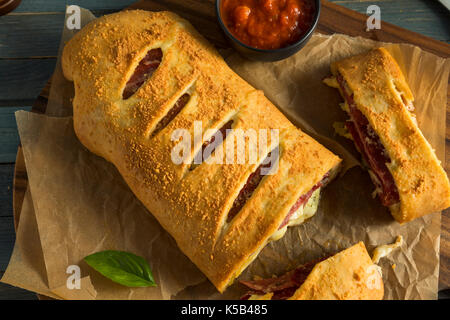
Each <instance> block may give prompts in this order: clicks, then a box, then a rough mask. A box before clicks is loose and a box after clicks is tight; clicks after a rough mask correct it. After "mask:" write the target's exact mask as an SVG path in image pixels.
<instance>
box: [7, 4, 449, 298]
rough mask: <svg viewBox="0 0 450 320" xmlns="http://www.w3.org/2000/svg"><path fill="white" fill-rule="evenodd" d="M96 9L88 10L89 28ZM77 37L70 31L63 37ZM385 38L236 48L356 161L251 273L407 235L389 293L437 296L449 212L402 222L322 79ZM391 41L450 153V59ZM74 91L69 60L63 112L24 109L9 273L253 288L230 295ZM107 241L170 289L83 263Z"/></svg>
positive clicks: (312, 126)
mask: <svg viewBox="0 0 450 320" xmlns="http://www.w3.org/2000/svg"><path fill="white" fill-rule="evenodd" d="M92 18H93V16H92V15H91V14H90V13H89V12H88V11H86V10H83V14H82V23H83V25H84V24H85V23H87V22H88V21H89V20H91V19H92ZM72 35H73V32H72V31H69V30H64V32H63V39H62V43H64V42H65V41H67V40H68V39H69V38H70V37H71V36H72ZM380 45H383V44H381V43H379V42H374V41H370V40H366V39H362V38H351V37H348V36H344V35H333V36H323V35H318V34H315V35H314V36H313V37H312V39H311V40H310V42H309V43H308V45H307V46H306V47H305V48H303V49H302V50H301V51H300V52H299V53H298V54H296V55H295V56H293V57H291V58H289V59H287V60H284V61H281V62H277V63H261V62H249V61H247V60H244V59H242V58H240V57H239V56H238V55H237V54H235V53H233V54H231V56H228V57H227V61H228V63H229V64H230V66H231V67H232V68H233V69H234V70H235V71H236V72H237V73H238V74H240V75H241V76H242V77H243V78H244V79H246V80H247V81H249V82H250V83H251V84H252V85H254V86H255V87H256V88H258V89H261V90H264V92H265V94H266V96H267V97H268V98H269V99H270V100H271V101H272V102H274V103H275V104H276V105H277V106H278V107H279V108H280V109H281V110H282V111H283V112H284V113H285V114H286V115H287V116H288V117H289V118H290V119H291V120H292V121H293V122H294V123H295V124H296V125H297V126H299V127H300V128H302V130H304V131H305V132H307V133H308V134H310V135H312V136H313V137H314V138H316V139H318V140H319V141H320V142H321V143H323V144H324V145H325V146H327V147H328V148H330V149H331V150H333V151H334V152H336V153H337V154H339V155H340V156H341V157H342V158H344V159H345V162H346V166H345V170H344V172H343V174H342V175H341V177H339V178H338V179H336V180H335V181H334V182H332V183H331V184H330V185H329V186H328V187H327V188H326V189H325V190H324V191H323V193H322V199H321V203H320V207H319V210H318V212H317V213H316V215H315V216H314V217H313V218H312V219H310V220H309V221H308V222H306V223H305V224H303V225H301V226H298V227H293V228H289V229H288V231H287V233H286V236H285V237H284V238H282V239H281V240H279V241H276V242H272V243H270V244H269V245H268V246H267V247H266V248H265V249H264V250H263V251H262V252H261V254H260V255H259V257H258V258H257V259H256V260H255V262H254V263H252V264H251V265H250V266H249V268H248V269H247V270H246V271H245V272H244V273H243V274H242V275H241V277H240V278H242V279H249V278H253V276H255V275H258V276H263V277H267V276H271V275H273V274H280V273H283V272H285V271H287V270H289V269H292V268H294V267H295V266H296V265H298V264H301V263H304V262H306V261H309V260H312V259H316V258H318V257H321V256H323V255H325V254H333V253H336V252H338V251H340V250H342V249H344V248H347V247H349V246H350V245H352V244H354V243H356V242H358V241H360V240H362V241H364V242H365V244H366V246H367V247H368V249H369V252H371V250H372V249H373V248H374V247H375V246H378V245H381V244H385V243H388V242H393V241H394V240H395V237H396V236H397V235H402V236H403V237H404V240H405V243H404V245H403V246H402V247H401V249H399V250H396V251H394V252H393V253H392V254H391V255H390V256H389V257H387V258H384V259H382V260H381V262H380V266H381V267H382V270H383V279H384V283H385V291H386V293H385V299H435V298H436V297H437V286H438V274H439V236H440V215H439V214H438V213H436V214H432V215H428V216H426V217H424V218H420V219H417V220H415V221H413V222H410V223H408V224H405V225H403V226H400V225H399V224H398V223H396V222H395V221H394V220H393V218H392V217H391V216H390V214H389V212H388V210H387V209H386V208H384V207H382V206H381V205H380V203H379V201H378V200H377V199H373V198H372V196H371V193H372V191H373V189H374V187H373V185H372V183H371V181H370V179H369V177H368V175H367V173H366V172H365V171H364V170H363V169H361V168H360V167H359V166H358V165H357V164H358V160H359V158H360V157H359V155H358V154H357V153H356V151H355V149H354V147H353V145H352V143H350V142H349V141H346V140H345V139H344V138H341V137H338V136H336V135H335V134H334V133H333V128H332V124H333V122H335V121H343V120H345V119H346V116H345V114H344V112H343V111H341V110H340V108H339V107H338V103H339V102H341V101H342V99H341V98H340V97H339V94H338V92H337V90H335V89H332V88H328V87H327V86H325V85H323V84H322V82H321V80H322V78H323V77H325V76H327V75H328V74H329V65H330V63H331V62H332V61H334V60H337V59H341V58H343V57H346V56H350V55H354V54H357V53H360V52H364V51H366V50H368V49H370V48H372V47H375V46H380ZM61 47H62V46H61ZM388 49H389V51H390V52H391V53H392V54H393V55H394V57H395V58H396V59H397V61H398V62H399V64H400V66H401V67H402V69H403V71H404V73H405V75H406V77H407V79H408V82H409V84H410V86H411V89H412V91H413V93H414V95H415V98H416V100H415V106H416V114H417V118H418V121H419V126H420V127H421V129H422V131H423V133H424V135H425V136H426V137H427V139H428V140H429V141H430V143H431V144H432V145H433V147H434V148H435V149H436V152H437V155H438V157H439V158H440V159H441V160H443V159H444V151H445V150H444V147H445V144H444V141H445V140H444V134H445V109H446V101H447V100H446V99H447V96H446V94H447V81H448V75H449V70H450V63H449V61H448V60H445V59H442V58H438V57H436V56H434V55H432V54H429V53H426V52H424V51H422V50H420V49H419V48H417V47H414V46H411V45H391V46H389V48H388ZM72 95H73V89H72V84H71V83H70V82H68V81H66V80H65V79H64V77H63V76H62V73H61V68H60V64H59V60H58V65H57V68H56V70H55V75H54V77H53V79H52V88H51V92H50V99H49V104H48V107H47V114H48V115H52V116H56V117H58V118H56V117H49V116H44V115H36V114H32V113H28V112H24V111H19V112H18V113H17V114H16V118H17V123H18V128H19V134H20V137H21V142H22V146H23V150H24V156H25V162H26V166H27V172H28V178H29V190H28V191H29V192H27V194H26V197H25V201H24V205H23V208H22V213H21V218H20V223H19V227H18V231H17V241H16V244H15V248H14V252H13V256H12V258H11V261H10V264H9V266H8V269H7V271H6V272H5V274H4V276H3V278H2V281H3V282H6V283H9V284H12V285H15V286H19V287H23V288H26V289H28V290H32V291H36V292H39V293H42V294H45V295H48V296H51V297H54V298H63V299H168V298H171V297H172V298H179V299H196V298H207V299H223V298H233V299H234V298H238V297H239V295H240V294H241V293H242V288H241V287H240V286H239V285H238V284H235V285H233V286H232V287H230V288H229V289H228V290H227V291H226V292H225V294H223V295H220V294H219V293H218V292H217V291H216V290H215V288H214V287H213V286H212V284H210V283H209V281H208V280H206V278H205V277H204V276H203V275H202V274H201V273H200V271H199V270H198V269H197V268H196V267H195V266H194V265H193V264H192V263H191V262H190V261H189V259H188V258H186V257H185V256H184V255H183V254H182V253H181V252H180V250H179V249H178V248H177V246H176V244H175V241H174V240H173V239H172V238H171V237H170V236H169V235H168V234H167V233H166V232H165V231H164V230H163V229H162V228H161V226H160V225H159V224H158V223H157V221H156V220H155V219H154V218H153V217H152V216H151V214H149V213H148V212H147V210H146V209H145V208H144V207H143V206H142V205H141V204H140V202H139V201H138V200H137V199H136V198H135V197H134V195H133V194H132V193H131V191H130V190H129V188H128V187H127V186H126V184H125V183H124V181H123V180H122V178H121V177H120V175H119V174H118V172H117V170H116V169H115V168H114V166H113V165H112V164H110V163H108V162H106V161H105V160H103V159H101V158H99V157H97V156H95V155H93V154H92V153H90V152H89V151H88V150H86V149H85V148H84V147H83V146H82V145H81V144H80V143H79V142H78V140H77V139H76V136H75V134H74V132H73V126H72V118H71V117H70V115H71V103H70V99H71V97H72ZM106 249H116V250H126V251H131V252H134V253H136V254H138V255H142V256H144V257H145V258H146V259H147V260H148V261H149V262H150V265H151V267H152V270H153V272H154V274H155V278H156V281H157V283H158V287H156V288H140V289H130V288H125V287H122V286H119V285H117V284H114V283H113V282H111V281H109V280H107V279H105V278H103V277H102V276H100V275H99V274H98V273H96V272H95V271H93V270H92V269H91V268H90V267H88V266H87V265H86V264H85V263H84V262H82V258H83V257H84V256H86V255H88V254H90V253H93V252H97V251H101V250H106ZM72 264H75V265H79V266H80V268H81V276H82V286H81V287H82V288H81V290H75V291H74V290H69V289H67V287H66V281H67V277H68V276H69V275H68V274H66V268H67V266H68V265H72ZM393 264H395V265H396V267H395V269H394V268H393V267H392V265H393Z"/></svg>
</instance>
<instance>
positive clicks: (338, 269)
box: [290, 242, 384, 300]
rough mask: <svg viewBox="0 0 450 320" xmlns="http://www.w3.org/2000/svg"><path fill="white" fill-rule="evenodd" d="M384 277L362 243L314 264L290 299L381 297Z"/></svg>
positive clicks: (359, 298)
mask: <svg viewBox="0 0 450 320" xmlns="http://www.w3.org/2000/svg"><path fill="white" fill-rule="evenodd" d="M383 295H384V285H383V279H382V277H381V274H380V272H379V271H378V267H377V266H376V265H375V264H373V263H372V260H371V259H370V256H369V254H368V253H367V250H366V247H365V246H364V243H363V242H359V243H357V244H355V245H354V246H352V247H350V248H348V249H345V250H343V251H341V252H339V253H338V254H336V255H334V256H332V257H330V258H328V259H326V260H324V261H322V262H320V263H318V264H317V265H315V266H314V268H313V270H312V271H311V273H310V274H309V275H308V277H307V278H306V280H305V282H304V283H303V284H302V285H301V287H300V288H298V289H297V291H296V292H295V293H294V295H293V296H292V297H291V298H290V300H382V299H383Z"/></svg>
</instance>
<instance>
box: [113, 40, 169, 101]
mask: <svg viewBox="0 0 450 320" xmlns="http://www.w3.org/2000/svg"><path fill="white" fill-rule="evenodd" d="M162 57H163V53H162V50H161V48H156V49H150V50H149V51H148V52H147V54H146V55H145V57H144V58H142V60H141V61H140V62H139V64H138V66H137V67H136V69H134V72H133V74H132V75H131V77H130V79H129V80H128V82H127V83H126V85H125V88H124V89H123V93H122V98H123V99H124V100H126V99H128V98H129V97H131V96H132V95H133V94H134V93H135V92H136V91H137V90H138V89H139V88H140V87H141V86H142V85H143V84H144V82H145V81H146V80H147V79H148V78H150V77H151V76H152V74H153V72H155V70H156V69H158V67H159V64H160V63H161V60H162Z"/></svg>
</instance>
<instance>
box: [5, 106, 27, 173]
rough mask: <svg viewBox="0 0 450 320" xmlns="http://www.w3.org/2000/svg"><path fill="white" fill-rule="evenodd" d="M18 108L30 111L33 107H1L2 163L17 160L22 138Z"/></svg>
mask: <svg viewBox="0 0 450 320" xmlns="http://www.w3.org/2000/svg"><path fill="white" fill-rule="evenodd" d="M18 110H27V111H30V110H31V107H0V164H1V163H14V161H15V160H16V154H17V147H18V145H19V141H20V139H19V134H18V132H17V124H16V119H15V117H14V112H16V111H18Z"/></svg>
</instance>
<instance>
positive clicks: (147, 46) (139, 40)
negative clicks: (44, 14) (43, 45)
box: [62, 11, 340, 291]
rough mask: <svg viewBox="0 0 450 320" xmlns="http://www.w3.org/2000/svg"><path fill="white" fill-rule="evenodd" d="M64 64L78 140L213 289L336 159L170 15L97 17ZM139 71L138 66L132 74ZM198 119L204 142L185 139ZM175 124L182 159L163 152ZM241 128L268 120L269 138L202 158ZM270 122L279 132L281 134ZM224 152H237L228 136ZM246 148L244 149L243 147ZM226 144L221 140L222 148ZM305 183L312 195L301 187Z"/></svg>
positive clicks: (300, 213) (301, 205)
mask: <svg viewBox="0 0 450 320" xmlns="http://www.w3.org/2000/svg"><path fill="white" fill-rule="evenodd" d="M115 30H120V32H116V31H115ZM158 48H160V49H161V52H162V57H160V58H161V61H160V63H159V64H158V65H157V66H156V65H155V66H156V69H154V68H153V67H154V66H152V67H151V68H142V67H139V66H140V65H141V66H142V65H143V64H144V65H145V63H146V61H147V60H149V58H148V56H147V55H148V54H149V52H152V51H151V50H154V49H158ZM153 52H156V51H153ZM158 58H159V57H158ZM62 65H63V71H64V74H65V76H66V77H67V78H68V79H69V80H72V81H74V86H75V97H74V100H73V107H74V128H75V132H76V134H77V136H78V138H79V139H80V141H81V142H82V143H83V144H84V145H85V146H86V147H87V148H88V149H89V150H91V151H92V152H94V153H96V154H98V155H100V156H102V157H104V158H105V159H107V160H108V161H110V162H112V163H113V164H114V165H115V166H116V167H117V169H118V170H119V172H120V173H121V175H122V176H123V177H124V179H125V181H126V182H127V184H128V185H129V186H130V188H131V190H132V191H133V192H134V194H135V195H136V196H137V198H138V199H139V200H141V201H142V203H143V204H144V205H145V206H146V208H148V210H149V211H150V212H151V213H152V214H153V215H154V216H155V217H156V218H157V220H158V221H159V222H160V224H161V225H162V226H163V227H164V229H166V230H167V231H168V232H169V233H170V234H171V236H173V238H174V239H175V240H176V242H177V244H178V246H179V247H180V249H181V250H182V251H183V252H184V253H185V254H186V255H187V256H188V257H189V258H190V259H191V260H192V261H193V262H194V263H195V264H196V265H197V266H198V267H199V268H200V270H201V271H202V272H203V273H205V275H206V276H207V277H208V278H209V279H210V280H211V282H212V283H213V284H214V285H215V286H216V287H217V289H218V290H220V291H223V290H224V289H225V288H226V287H227V286H228V285H230V284H231V283H232V281H233V279H234V278H235V277H237V276H238V275H239V274H240V273H241V271H242V270H243V269H244V268H245V267H246V266H247V265H248V264H249V263H250V262H251V261H252V259H254V258H255V257H256V256H257V254H258V252H259V251H260V250H261V249H262V248H263V247H264V245H265V244H266V243H267V242H268V241H270V240H271V239H273V238H274V235H275V238H277V237H279V236H281V234H282V233H283V232H284V231H285V229H286V226H287V225H289V224H291V222H292V220H295V221H296V222H299V221H301V220H302V219H303V220H305V219H306V218H307V217H310V216H311V215H312V214H313V213H312V211H315V210H314V205H312V204H311V201H312V200H311V199H315V200H314V201H316V202H317V198H318V192H317V190H318V189H317V185H318V184H320V185H323V184H324V177H328V178H327V179H325V180H326V181H328V180H330V179H331V178H333V176H334V175H335V173H336V168H337V167H338V165H339V163H340V159H339V158H338V157H337V156H335V155H333V154H332V153H331V152H330V151H328V150H327V149H325V148H324V147H323V146H321V145H320V144H319V143H318V142H316V141H315V140H313V139H312V138H311V137H309V136H307V135H305V134H304V133H303V132H301V131H300V130H298V129H297V128H295V127H294V126H293V125H292V124H291V123H290V122H289V121H288V120H287V119H286V118H285V117H284V116H283V114H282V113H281V112H280V111H278V109H277V108H276V107H275V106H274V105H273V104H271V103H270V102H269V101H268V100H267V99H266V98H265V97H264V94H263V93H262V92H261V91H258V90H256V89H254V88H253V87H251V86H250V85H249V84H248V83H246V82H245V81H244V80H242V79H241V78H240V77H239V76H237V75H236V74H235V73H234V72H233V71H232V70H231V69H230V68H229V67H228V66H227V65H226V63H225V62H224V61H223V59H222V58H221V57H220V55H219V54H218V53H217V52H216V51H215V50H214V49H213V48H212V47H211V46H210V45H209V44H208V43H207V42H206V41H205V40H204V39H203V38H202V37H201V36H200V35H199V34H198V33H197V32H196V31H195V30H194V29H193V28H192V26H191V25H190V24H189V23H188V22H186V21H185V20H183V19H181V18H179V17H178V16H176V15H175V14H172V13H168V12H146V11H125V12H120V13H117V14H112V15H107V16H104V17H101V18H99V19H97V20H95V21H94V22H92V23H90V24H89V25H88V26H86V27H85V28H83V29H82V30H81V31H80V32H78V33H77V34H76V35H75V36H74V37H73V39H72V40H71V41H69V43H68V44H67V45H66V47H65V48H64V52H63V58H62ZM140 69H142V70H143V71H142V72H144V73H146V74H145V75H142V74H139V73H140V72H141V71H139V70H140ZM150 69H152V70H150ZM153 69H154V70H153ZM136 70H137V71H136ZM149 70H150V71H149ZM149 72H151V74H150V73H149ZM130 79H133V81H131V82H130ZM130 83H132V84H130ZM127 84H128V89H127ZM124 92H126V94H125V95H124ZM199 127H200V129H201V130H202V136H203V140H201V139H200V140H198V139H194V135H195V134H196V133H198V130H196V129H199ZM229 128H231V129H233V130H232V131H231V132H230V133H229V134H227V135H226V137H225V138H224V140H223V141H222V143H217V144H216V143H215V145H214V151H213V152H212V153H211V155H210V156H209V157H208V156H207V157H206V158H205V159H203V160H204V161H205V162H203V163H197V164H196V163H194V158H195V157H196V155H197V154H199V152H200V154H201V152H202V150H203V149H205V150H206V149H207V148H208V142H211V141H213V140H215V139H212V137H213V136H214V134H215V133H217V132H220V133H222V132H223V131H224V130H225V131H226V129H229ZM179 129H184V131H185V132H187V133H189V134H190V137H191V148H190V152H187V154H186V159H185V160H186V161H183V162H182V163H179V162H176V161H173V158H172V156H173V154H172V151H173V150H175V148H176V147H177V146H178V145H179V142H180V136H176V135H175V136H176V137H175V138H174V134H175V133H176V132H179ZM250 129H251V130H254V132H255V133H256V137H257V140H258V141H259V139H260V138H261V139H262V137H263V133H262V132H263V131H260V130H262V129H264V130H267V144H260V145H258V147H259V149H258V152H257V153H256V156H255V158H254V161H244V163H238V162H237V159H235V161H234V163H232V164H231V163H226V161H225V160H224V161H223V163H219V162H217V161H212V159H214V158H216V157H217V156H218V155H219V154H220V152H219V147H220V146H222V147H224V148H225V145H226V144H227V143H228V142H230V141H231V142H233V141H235V140H237V138H238V132H239V130H243V131H244V132H247V131H248V130H250ZM270 130H278V133H279V135H278V136H279V139H278V140H279V143H278V141H277V139H276V138H272V136H271V135H270ZM246 145H247V144H246ZM225 149H226V148H225ZM275 149H277V150H278V157H277V158H276V159H277V160H278V170H274V172H273V174H271V175H266V176H264V177H262V178H261V179H259V182H258V183H257V184H256V186H255V187H254V188H252V190H251V194H249V195H246V196H245V197H244V198H245V201H243V203H242V204H241V205H240V208H239V210H236V212H234V213H233V214H232V215H233V216H230V219H228V215H229V213H230V211H231V209H232V207H233V204H234V202H235V201H236V199H237V198H238V195H239V193H240V192H241V190H242V189H243V188H244V186H245V184H246V182H247V181H248V179H249V177H250V176H251V175H252V173H254V172H255V171H256V170H257V168H258V166H259V165H260V164H261V163H262V162H263V160H264V159H265V158H266V157H267V155H268V154H271V152H272V151H273V150H275ZM188 150H189V149H188ZM231 150H233V151H234V152H233V153H234V154H235V155H237V154H238V153H239V149H238V147H237V144H236V143H234V144H232V149H231ZM244 153H245V154H246V155H247V156H250V151H249V150H248V148H247V149H245V150H244ZM230 154H231V153H229V152H228V150H226V152H225V156H228V155H230ZM213 157H214V158H213ZM326 181H325V182H326ZM313 189H315V191H314V192H315V196H309V194H310V193H311V194H313V193H314V192H310V191H311V190H313ZM299 198H302V200H301V201H299ZM314 201H313V202H314ZM294 206H295V208H296V209H295V210H293V211H292V212H291V209H292V207H294ZM294 211H295V212H294ZM304 212H307V214H305V213H304ZM286 220H287V221H286Z"/></svg>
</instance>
